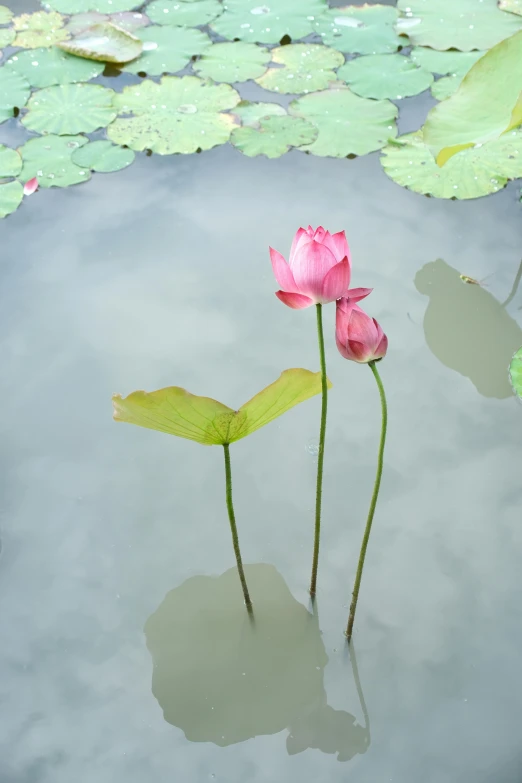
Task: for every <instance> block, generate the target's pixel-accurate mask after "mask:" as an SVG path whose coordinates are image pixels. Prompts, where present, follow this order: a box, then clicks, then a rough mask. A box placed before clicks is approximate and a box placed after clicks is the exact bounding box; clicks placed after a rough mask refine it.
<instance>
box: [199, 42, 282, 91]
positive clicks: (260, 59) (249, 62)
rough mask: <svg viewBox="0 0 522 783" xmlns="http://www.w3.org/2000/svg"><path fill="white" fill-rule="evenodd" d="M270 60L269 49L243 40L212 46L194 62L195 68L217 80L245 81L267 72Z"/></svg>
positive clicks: (206, 76) (200, 73) (209, 77)
mask: <svg viewBox="0 0 522 783" xmlns="http://www.w3.org/2000/svg"><path fill="white" fill-rule="evenodd" d="M269 60H270V52H269V51H268V49H265V48H263V47H262V46H257V45H256V44H251V43H243V42H242V41H234V42H229V41H227V42H225V43H217V44H213V45H212V46H210V47H209V48H208V49H207V50H206V51H205V52H203V55H202V56H201V57H200V59H199V60H198V61H197V62H195V63H194V66H193V67H194V70H195V71H196V72H197V73H198V74H199V76H203V77H204V78H208V79H214V81H215V82H245V81H247V79H255V78H256V77H258V76H261V75H262V74H263V73H265V71H266V69H267V63H268V62H269Z"/></svg>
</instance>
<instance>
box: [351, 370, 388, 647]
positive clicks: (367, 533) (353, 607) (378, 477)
mask: <svg viewBox="0 0 522 783" xmlns="http://www.w3.org/2000/svg"><path fill="white" fill-rule="evenodd" d="M368 364H369V365H370V370H371V371H372V372H373V374H374V376H375V380H376V381H377V386H378V387H379V394H380V397H381V408H382V426H381V441H380V444H379V457H378V460H377V475H376V476H375V484H374V486H373V495H372V501H371V503H370V510H369V512H368V519H367V520H366V529H365V531H364V536H363V542H362V546H361V554H360V555H359V565H358V566H357V576H356V577H355V585H354V588H353V593H352V602H351V604H350V616H349V618H348V628H347V629H346V636H347V637H348V641H350V639H351V638H352V630H353V622H354V620H355V610H356V609H357V599H358V598H359V588H360V587H361V579H362V572H363V568H364V558H365V557H366V549H367V548H368V540H369V538H370V532H371V529H372V522H373V515H374V513H375V506H376V505H377V498H378V497H379V488H380V486H381V476H382V465H383V456H384V444H385V442H386V427H387V424H388V408H387V405H386V395H385V394H384V386H383V385H382V381H381V376H380V375H379V371H378V370H377V367H376V366H375V362H374V361H373V362H368Z"/></svg>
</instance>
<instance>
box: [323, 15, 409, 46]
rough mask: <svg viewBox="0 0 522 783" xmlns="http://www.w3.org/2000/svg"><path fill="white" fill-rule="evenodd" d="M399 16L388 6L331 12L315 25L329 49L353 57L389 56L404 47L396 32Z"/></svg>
mask: <svg viewBox="0 0 522 783" xmlns="http://www.w3.org/2000/svg"><path fill="white" fill-rule="evenodd" d="M397 18H398V14H397V11H396V9H395V8H392V7H391V6H389V5H361V6H356V5H348V6H344V7H342V8H330V9H329V10H328V11H327V12H326V13H324V14H322V15H321V16H319V17H318V18H317V19H316V20H315V22H314V28H315V31H316V32H317V33H318V34H319V35H320V36H321V38H322V39H323V43H325V44H326V45H327V46H333V47H334V48H335V49H339V50H340V51H341V52H350V53H352V54H388V53H391V52H396V51H397V49H399V47H400V46H402V45H404V39H402V40H401V38H399V36H398V35H397V33H396V32H395V28H394V25H395V23H396V22H397Z"/></svg>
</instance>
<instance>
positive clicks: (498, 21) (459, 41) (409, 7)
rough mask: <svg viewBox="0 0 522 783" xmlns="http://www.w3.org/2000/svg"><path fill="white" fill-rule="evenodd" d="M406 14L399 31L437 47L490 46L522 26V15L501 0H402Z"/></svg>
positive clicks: (400, 6)
mask: <svg viewBox="0 0 522 783" xmlns="http://www.w3.org/2000/svg"><path fill="white" fill-rule="evenodd" d="M397 7H398V8H399V9H400V10H401V11H403V13H404V16H403V17H401V18H400V19H399V21H398V22H397V26H396V29H397V32H400V33H403V34H405V35H407V36H408V37H409V38H410V41H411V42H412V43H413V44H415V45H422V46H431V47H432V48H433V49H461V50H462V51H463V52H470V51H471V50H472V49H490V48H491V47H492V46H495V44H497V43H499V41H503V40H504V38H508V37H509V36H510V35H513V34H514V33H516V32H517V30H520V28H521V27H522V19H519V18H518V17H517V16H515V15H514V14H506V13H504V12H503V11H501V10H500V9H499V8H498V7H497V0H458V2H456V0H429V2H426V0H399V1H398V3H397Z"/></svg>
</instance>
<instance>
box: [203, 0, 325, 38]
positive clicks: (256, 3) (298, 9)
mask: <svg viewBox="0 0 522 783" xmlns="http://www.w3.org/2000/svg"><path fill="white" fill-rule="evenodd" d="M327 7H328V6H327V4H326V2H325V0H300V2H299V3H296V2H295V0H265V1H264V2H263V0H227V2H226V7H225V12H224V13H223V14H222V15H221V16H220V17H218V18H217V19H216V20H215V21H214V22H213V23H212V25H211V28H212V29H213V30H214V31H215V32H216V33H218V34H219V35H222V36H223V38H229V39H237V40H240V41H248V42H250V43H272V44H275V43H279V42H280V41H281V39H282V38H284V36H286V35H287V36H289V37H290V38H291V39H292V40H298V39H299V38H305V37H306V36H307V35H310V34H311V33H312V32H313V23H314V21H315V19H316V18H317V17H318V16H319V15H320V14H322V13H323V12H324V11H325V10H326V9H327Z"/></svg>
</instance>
